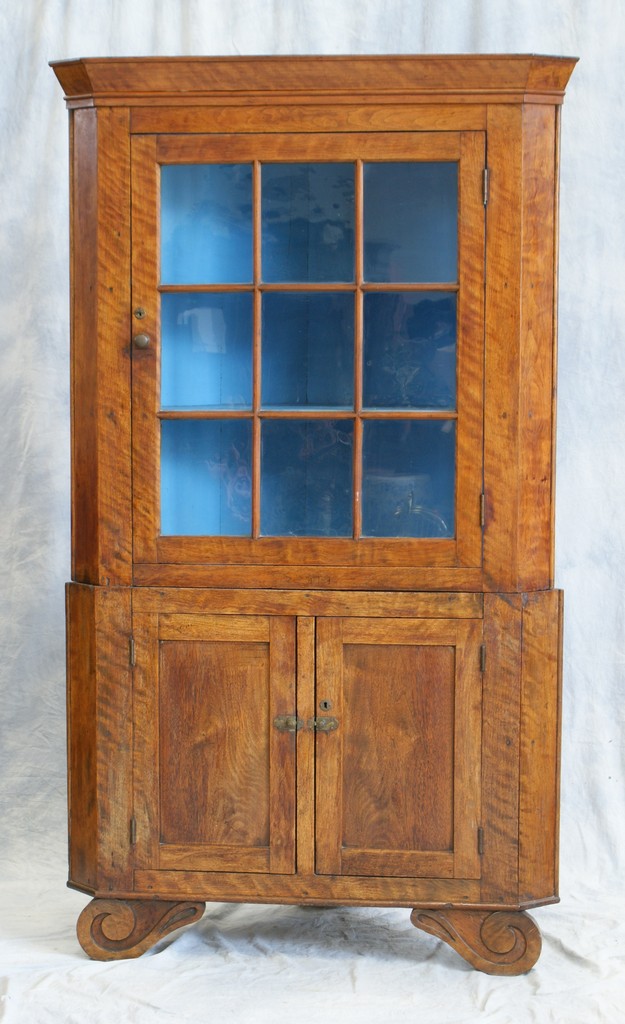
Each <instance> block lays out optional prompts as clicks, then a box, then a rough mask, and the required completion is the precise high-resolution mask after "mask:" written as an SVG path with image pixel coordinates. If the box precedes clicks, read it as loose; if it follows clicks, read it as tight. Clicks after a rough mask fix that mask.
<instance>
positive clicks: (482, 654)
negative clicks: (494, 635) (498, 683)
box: [480, 644, 486, 672]
mask: <svg viewBox="0 0 625 1024" xmlns="http://www.w3.org/2000/svg"><path fill="white" fill-rule="evenodd" d="M485 671H486V644H480V672H485Z"/></svg>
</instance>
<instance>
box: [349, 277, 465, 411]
mask: <svg viewBox="0 0 625 1024" xmlns="http://www.w3.org/2000/svg"><path fill="white" fill-rule="evenodd" d="M363 319H364V351H363V405H364V407H365V408H366V409H385V408H386V409H397V408H405V409H406V408H412V409H450V410H453V409H455V407H456V296H455V294H454V293H449V292H393V291H384V292H374V293H372V294H367V295H365V297H364V317H363Z"/></svg>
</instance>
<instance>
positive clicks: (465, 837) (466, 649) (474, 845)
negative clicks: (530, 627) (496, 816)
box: [454, 621, 482, 878]
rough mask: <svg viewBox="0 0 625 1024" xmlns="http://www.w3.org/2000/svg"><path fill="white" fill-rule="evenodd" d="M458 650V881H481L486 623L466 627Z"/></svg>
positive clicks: (456, 727) (474, 623) (455, 794)
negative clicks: (482, 655) (479, 836)
mask: <svg viewBox="0 0 625 1024" xmlns="http://www.w3.org/2000/svg"><path fill="white" fill-rule="evenodd" d="M462 627H463V628H462V630H461V632H464V633H465V638H464V640H463V641H461V642H459V643H458V645H457V647H456V695H455V696H456V700H455V733H454V736H455V739H454V777H455V778H454V877H455V878H479V877H480V855H479V850H478V839H477V830H478V828H479V827H480V822H481V784H482V780H481V771H480V770H477V771H476V766H477V767H478V769H479V767H480V766H481V757H482V678H481V669H480V659H479V658H478V656H477V655H478V651H479V650H480V645H481V641H482V622H481V621H479V622H467V623H463V624H462Z"/></svg>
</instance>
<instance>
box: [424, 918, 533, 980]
mask: <svg viewBox="0 0 625 1024" xmlns="http://www.w3.org/2000/svg"><path fill="white" fill-rule="evenodd" d="M410 920H411V921H412V923H413V925H414V926H415V928H421V929H422V930H423V931H425V932H429V933H430V935H435V936H436V937H437V938H438V939H442V940H443V942H447V943H448V944H449V945H450V946H451V947H452V949H455V950H456V952H457V953H459V954H460V956H461V957H463V958H464V959H465V960H466V961H467V963H470V964H471V966H472V967H475V969H476V970H478V971H483V973H484V974H509V975H511V974H525V973H526V972H527V971H529V970H531V968H532V967H533V966H534V964H535V963H536V961H537V960H538V957H539V956H540V950H541V945H542V943H541V938H540V931H539V930H538V926H537V924H536V922H535V921H534V919H533V918H531V917H530V915H529V914H526V913H525V912H524V911H515V910H496V911H491V910H462V909H449V910H420V909H419V908H417V909H416V910H413V912H412V914H411V915H410Z"/></svg>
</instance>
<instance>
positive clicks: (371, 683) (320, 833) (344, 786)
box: [316, 618, 482, 878]
mask: <svg viewBox="0 0 625 1024" xmlns="http://www.w3.org/2000/svg"><path fill="white" fill-rule="evenodd" d="M481 641H482V623H481V622H480V621H478V620H461V619H455V620H449V619H446V620H437V619H426V620H423V619H419V620H416V619H371V618H367V619H363V618H321V619H319V620H318V622H317V681H316V701H317V707H318V708H319V707H320V706H321V707H322V708H327V709H328V710H327V711H323V712H322V713H321V712H318V714H323V715H324V716H326V717H330V718H331V719H332V720H333V721H331V722H330V723H327V722H326V723H325V724H324V723H323V722H322V723H321V728H318V729H317V735H316V870H317V872H318V873H319V874H332V875H359V876H363V875H367V876H377V877H381V876H407V877H412V878H415V877H424V876H425V877H428V876H429V877H436V878H478V877H479V875H480V866H479V865H480V857H479V852H478V827H479V823H480V788H481V778H480V761H481V691H482V679H481V670H480V655H481V651H480V644H481Z"/></svg>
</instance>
